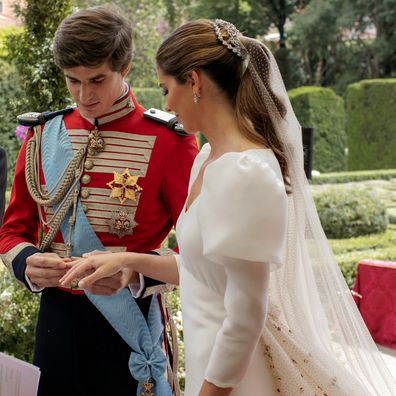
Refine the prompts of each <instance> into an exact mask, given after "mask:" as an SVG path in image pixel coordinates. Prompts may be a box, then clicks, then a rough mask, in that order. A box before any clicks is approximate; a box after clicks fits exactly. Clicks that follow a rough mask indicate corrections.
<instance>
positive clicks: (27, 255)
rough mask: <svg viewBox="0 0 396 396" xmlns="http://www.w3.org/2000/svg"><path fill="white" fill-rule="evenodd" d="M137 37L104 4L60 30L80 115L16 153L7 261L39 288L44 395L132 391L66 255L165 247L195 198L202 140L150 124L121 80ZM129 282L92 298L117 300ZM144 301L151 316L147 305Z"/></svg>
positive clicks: (57, 46) (107, 284)
mask: <svg viewBox="0 0 396 396" xmlns="http://www.w3.org/2000/svg"><path fill="white" fill-rule="evenodd" d="M131 36H132V31H131V27H130V22H129V21H128V20H126V19H125V18H124V17H123V16H121V15H120V14H119V13H117V12H115V11H114V10H111V9H109V8H106V7H102V6H100V7H96V8H91V9H88V10H82V11H79V12H77V13H75V14H73V15H72V16H70V17H68V18H66V19H65V20H64V21H63V22H62V23H61V25H60V27H59V28H58V31H57V32H56V35H55V39H54V58H55V63H56V64H57V65H58V66H59V67H60V68H61V69H62V70H63V71H64V74H65V78H66V83H67V87H68V89H69V91H70V93H71V95H72V97H73V98H74V100H75V102H76V104H77V108H76V109H74V111H71V112H68V113H67V114H65V115H64V116H63V118H62V116H58V117H56V118H54V119H53V120H51V121H48V122H46V123H45V125H43V126H37V127H35V128H33V130H31V131H30V133H29V135H28V137H27V139H26V142H25V143H24V145H23V147H22V149H21V151H20V154H19V157H18V161H17V165H16V171H15V179H14V184H13V189H12V193H11V200H10V204H9V207H8V209H7V211H6V214H5V218H4V224H3V227H2V229H1V232H0V253H1V257H2V259H3V261H4V263H5V264H6V265H7V266H8V268H9V269H10V271H11V272H12V273H13V274H14V275H15V276H16V278H17V279H18V280H19V281H20V282H22V283H23V284H25V285H26V287H28V288H29V289H30V290H31V291H33V292H34V291H42V295H41V304H40V312H39V318H38V324H37V331H36V345H35V353H34V363H35V364H36V365H38V366H39V367H40V369H41V380H40V386H39V395H40V396H55V395H75V396H78V395H81V396H82V395H84V396H85V395H89V396H90V395H92V396H93V395H95V396H100V395H103V396H112V395H115V396H123V395H125V396H126V395H128V396H130V395H135V394H136V387H137V383H136V381H135V380H134V378H133V377H132V376H131V373H130V371H129V369H128V360H129V358H130V355H131V348H130V346H129V345H128V344H126V342H125V341H124V340H123V339H122V338H121V337H120V335H119V334H118V333H117V332H116V331H115V330H114V329H113V327H112V326H111V325H110V324H109V323H108V322H107V321H106V319H105V318H104V317H103V316H102V315H101V314H100V313H99V311H98V310H97V309H96V307H95V306H94V305H93V304H92V303H91V302H90V301H89V300H88V299H87V296H86V295H84V291H82V290H79V289H77V290H76V289H64V288H60V287H58V285H59V279H60V278H61V277H62V276H63V275H64V274H65V273H66V271H67V269H68V267H69V266H70V265H71V264H70V260H71V259H68V258H67V257H71V256H81V255H82V254H83V253H86V252H89V251H90V250H93V249H96V247H97V244H100V245H102V246H103V247H104V248H105V249H106V250H109V251H120V250H121V251H122V250H128V251H136V252H149V251H153V250H155V249H157V248H159V247H160V245H161V243H162V241H163V240H164V238H165V237H166V236H167V234H168V232H169V231H170V229H171V227H172V226H173V225H174V224H175V222H176V220H177V218H178V215H179V212H180V210H181V208H182V206H183V204H184V200H185V197H186V194H187V184H188V179H189V173H190V167H191V165H192V162H193V159H194V157H195V155H196V153H197V148H196V142H195V139H194V138H192V137H183V136H178V135H176V134H175V133H174V132H172V131H169V130H167V129H165V128H164V127H162V126H160V125H157V124H156V123H155V122H153V121H150V120H147V119H145V118H144V117H143V111H144V109H143V108H142V107H141V106H140V105H139V104H138V103H137V102H136V100H135V98H134V96H133V94H132V92H130V90H129V87H128V85H127V84H126V83H125V81H124V78H125V76H126V75H127V73H128V71H129V68H130V64H131V57H132V39H131ZM37 208H39V209H37ZM93 240H95V243H96V244H95V243H93V242H92V241H93ZM123 276H126V274H117V275H116V276H114V277H112V278H107V279H105V280H104V281H103V282H100V283H98V284H97V285H96V286H95V290H94V292H95V293H98V294H105V295H110V294H113V293H114V292H115V291H117V290H118V289H119V287H120V284H121V283H122V277H123ZM128 276H130V274H128ZM139 301H140V304H139V307H140V310H141V311H142V312H143V313H144V315H145V316H146V317H147V311H148V309H149V306H150V301H151V297H149V298H142V299H140V300H139ZM147 389H149V388H147ZM145 391H146V388H145Z"/></svg>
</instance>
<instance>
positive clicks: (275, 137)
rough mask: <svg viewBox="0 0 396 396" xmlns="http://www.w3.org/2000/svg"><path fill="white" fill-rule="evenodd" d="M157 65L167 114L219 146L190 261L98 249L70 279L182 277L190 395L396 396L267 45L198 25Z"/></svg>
mask: <svg viewBox="0 0 396 396" xmlns="http://www.w3.org/2000/svg"><path fill="white" fill-rule="evenodd" d="M156 60H157V70H158V77H159V82H160V86H161V88H162V89H163V91H164V95H166V97H167V108H168V111H174V112H175V113H176V115H177V117H178V119H179V121H180V122H182V123H183V125H184V127H185V129H186V130H188V131H190V132H191V133H196V132H197V131H201V132H202V133H203V134H204V135H205V137H206V138H207V140H208V142H209V144H207V145H205V146H204V147H203V148H202V150H201V153H200V154H199V155H198V157H197V158H196V160H195V163H194V166H193V169H192V172H191V179H190V187H189V196H188V198H187V201H186V204H185V207H184V209H183V211H182V213H181V215H180V217H179V220H178V224H177V229H176V233H177V239H178V244H179V247H180V256H178V257H176V258H175V257H158V256H149V255H139V254H134V253H115V254H109V255H96V256H94V255H91V256H89V257H88V258H87V259H82V260H81V261H80V260H79V261H78V262H77V263H76V265H75V266H74V268H73V269H72V270H70V272H69V273H68V274H67V275H66V277H65V278H64V279H63V282H64V284H69V283H70V282H72V281H73V280H74V279H76V278H80V277H81V276H83V275H84V274H85V273H86V271H92V270H94V272H93V273H92V274H91V275H89V276H86V277H85V278H84V279H83V280H81V281H80V283H79V285H80V287H85V288H87V289H88V290H89V289H90V287H91V285H92V284H93V283H94V282H95V281H96V280H98V279H100V278H102V277H106V276H110V275H112V274H114V273H117V272H119V271H122V270H123V269H124V268H133V269H134V270H135V271H138V272H141V273H144V274H146V275H148V276H151V277H155V278H157V279H160V280H163V281H166V282H171V283H178V282H180V290H181V302H182V311H183V324H184V338H185V353H186V390H185V394H186V396H196V395H199V396H210V395H216V396H222V395H233V396H237V395H238V396H246V395H250V394H251V395H253V394H254V395H266V396H267V395H279V394H282V395H297V394H308V395H348V396H350V395H359V396H361V395H381V396H384V395H392V394H395V391H396V388H395V383H394V382H393V379H392V377H391V376H390V374H389V373H388V372H387V370H386V368H385V365H384V363H383V362H382V360H381V358H380V356H379V354H378V351H376V347H375V345H374V343H373V342H372V340H371V338H370V336H369V334H368V332H367V330H366V328H365V326H364V324H363V322H362V320H361V318H360V316H359V313H358V311H357V310H356V307H355V305H354V303H353V300H352V298H351V296H350V293H349V290H348V288H347V286H346V284H345V282H344V280H343V278H342V275H341V273H340V271H339V269H338V266H337V264H336V262H335V260H334V258H333V256H332V254H331V251H330V249H329V247H328V244H327V242H326V238H325V236H324V233H323V231H322V228H321V226H320V222H319V220H318V216H317V213H316V210H315V207H314V204H313V201H312V198H311V195H310V192H309V188H308V185H307V183H306V179H305V176H304V169H303V150H302V143H301V129H300V126H299V124H298V121H297V120H296V118H295V116H294V113H293V110H292V108H291V105H290V102H289V100H288V97H287V93H286V91H285V88H284V85H283V81H282V78H281V75H280V73H279V70H278V67H277V65H276V62H275V60H274V58H273V56H272V54H271V53H270V51H269V50H268V49H267V48H266V47H265V46H264V45H263V44H262V43H260V42H259V41H257V40H254V39H251V38H248V37H244V36H242V35H241V34H240V33H239V32H238V30H237V29H236V28H235V27H234V26H233V25H232V24H230V23H228V22H225V21H222V20H215V21H214V22H213V21H209V20H198V21H194V22H190V23H187V24H185V25H183V26H182V27H180V28H178V29H177V30H176V31H175V32H174V33H173V34H172V35H171V36H170V37H168V38H167V39H166V40H165V41H164V43H163V44H162V45H161V46H160V48H159V50H158V53H157V58H156ZM272 270H274V271H273V272H272V273H271V275H270V271H272Z"/></svg>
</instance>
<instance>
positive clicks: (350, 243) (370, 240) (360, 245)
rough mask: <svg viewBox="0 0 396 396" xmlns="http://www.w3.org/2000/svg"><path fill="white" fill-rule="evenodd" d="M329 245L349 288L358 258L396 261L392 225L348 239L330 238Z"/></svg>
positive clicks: (352, 282)
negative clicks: (384, 229) (377, 231)
mask: <svg viewBox="0 0 396 396" xmlns="http://www.w3.org/2000/svg"><path fill="white" fill-rule="evenodd" d="M329 243H330V246H331V248H332V250H333V253H334V255H335V257H336V260H337V263H338V265H339V267H340V269H341V272H342V274H343V275H344V278H345V281H346V283H347V284H348V286H349V287H350V288H352V287H353V285H354V284H355V280H356V268H357V264H358V263H359V261H360V260H363V259H371V260H385V261H396V232H395V228H394V227H392V226H389V227H388V230H387V231H386V232H385V233H381V234H373V235H368V236H361V237H357V238H348V239H330V240H329Z"/></svg>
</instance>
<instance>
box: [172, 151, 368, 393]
mask: <svg viewBox="0 0 396 396" xmlns="http://www.w3.org/2000/svg"><path fill="white" fill-rule="evenodd" d="M209 153H210V146H209V144H206V145H205V146H204V147H203V148H202V150H201V152H200V154H199V155H198V156H197V158H196V160H195V162H194V165H193V168H192V171H191V178H190V188H191V185H192V184H193V182H194V180H195V178H196V177H197V175H198V173H199V170H200V168H201V166H202V163H203V162H204V161H205V159H207V157H208V155H209ZM286 214H287V194H286V192H285V187H284V183H283V178H282V173H281V170H280V167H279V164H278V162H277V160H276V158H275V155H274V154H273V152H272V151H271V150H269V149H253V150H248V151H245V152H229V153H226V154H224V155H222V156H221V157H220V158H218V159H217V160H215V161H214V162H212V163H210V164H209V165H208V166H207V167H206V169H205V173H204V177H203V183H202V189H201V192H200V194H199V196H198V197H197V198H196V199H195V201H194V202H192V204H191V205H190V207H189V208H188V210H187V211H186V209H185V208H184V209H183V211H182V213H181V215H180V217H179V220H178V223H177V227H176V234H177V240H178V245H179V248H180V256H179V259H178V265H179V271H180V295H181V304H182V313H183V328H184V332H183V334H184V345H185V361H186V362H185V363H186V388H185V396H197V395H198V393H199V390H200V388H201V385H202V382H203V381H204V379H207V380H208V381H209V382H212V383H214V384H216V385H218V386H220V387H233V388H235V389H234V391H233V392H232V396H248V395H254V396H271V395H280V394H281V395H290V396H294V395H297V394H303V395H325V394H327V395H329V396H330V395H331V396H333V395H337V396H339V395H365V394H368V393H367V392H366V391H365V390H364V389H362V388H360V387H359V385H357V384H356V383H355V381H354V380H351V379H350V376H349V375H348V373H346V372H345V370H344V369H342V368H341V366H340V370H337V369H335V370H334V366H337V363H336V362H335V361H334V365H333V366H332V369H331V370H329V367H328V366H326V363H323V362H324V361H326V362H327V363H328V361H329V359H328V356H326V358H325V359H323V360H322V363H321V351H317V350H315V352H314V356H313V355H312V353H311V351H309V350H308V349H309V346H308V345H302V343H299V342H297V340H296V339H294V336H293V332H292V331H291V330H290V329H288V328H287V327H286V326H285V325H283V324H282V323H283V322H282V320H281V317H282V313H281V312H278V311H279V310H278V309H277V308H276V307H275V306H272V305H271V304H270V303H269V298H268V276H269V271H270V270H276V269H277V268H278V267H279V266H281V265H282V261H283V259H284V252H283V249H284V238H285V229H286V223H287V215H286ZM301 345H302V346H301ZM330 361H331V359H330ZM334 372H338V374H339V375H337V376H334Z"/></svg>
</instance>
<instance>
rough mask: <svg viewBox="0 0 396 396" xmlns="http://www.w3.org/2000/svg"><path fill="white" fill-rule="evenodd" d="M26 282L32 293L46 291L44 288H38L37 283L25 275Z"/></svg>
mask: <svg viewBox="0 0 396 396" xmlns="http://www.w3.org/2000/svg"><path fill="white" fill-rule="evenodd" d="M25 280H26V282H27V284H28V285H29V288H30V290H31V291H32V292H35V293H38V292H41V291H43V290H44V287H38V286H37V285H36V284H35V283H33V282H32V281H31V280H30V279H29V277H28V276H27V275H26V274H25Z"/></svg>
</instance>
